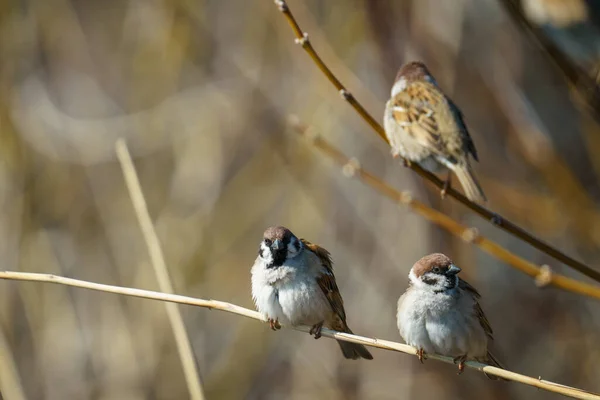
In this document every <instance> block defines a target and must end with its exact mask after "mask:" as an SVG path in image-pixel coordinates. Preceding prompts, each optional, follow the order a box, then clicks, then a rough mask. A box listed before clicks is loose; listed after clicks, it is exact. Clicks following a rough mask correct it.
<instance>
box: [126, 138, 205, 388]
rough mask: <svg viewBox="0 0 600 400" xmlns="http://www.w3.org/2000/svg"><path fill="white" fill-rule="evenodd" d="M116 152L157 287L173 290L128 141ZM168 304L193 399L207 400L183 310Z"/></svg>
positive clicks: (167, 307) (166, 291)
mask: <svg viewBox="0 0 600 400" xmlns="http://www.w3.org/2000/svg"><path fill="white" fill-rule="evenodd" d="M116 152H117V157H118V158H119V162H120V163H121V169H122V170H123V176H124V177H125V183H126V185H127V189H128V190H129V196H130V197H131V202H132V203H133V208H134V209H135V213H136V215H137V218H138V222H139V224H140V228H141V229H142V234H143V236H144V240H145V241H146V246H147V247H148V252H149V253H150V261H151V264H152V267H153V268H154V273H155V274H156V279H157V281H158V287H159V288H160V290H161V291H163V292H165V293H173V284H172V283H171V278H170V277H169V272H168V270H167V265H166V263H165V259H164V256H163V252H162V248H161V246H160V241H159V240H158V236H157V235H156V232H155V230H154V225H153V224H152V220H151V219H150V214H149V213H148V206H147V205H146V200H145V199H144V194H143V193H142V187H141V185H140V181H139V179H138V176H137V173H136V171H135V166H134V165H133V160H132V159H131V155H130V154H129V150H128V149H127V144H126V143H125V140H123V139H119V140H117V143H116ZM165 306H166V309H167V316H168V318H169V322H170V324H171V329H172V330H173V336H175V342H176V343H177V350H178V352H179V357H180V358H181V364H182V367H183V373H184V375H185V380H186V383H187V386H188V390H189V392H190V398H191V399H193V400H204V391H203V390H202V382H201V381H200V374H199V372H198V366H197V365H196V359H195V357H194V349H193V348H192V344H191V343H190V339H189V337H188V335H187V331H186V330H185V324H184V323H183V318H182V316H181V312H180V310H179V308H178V307H177V305H175V304H172V303H166V304H165Z"/></svg>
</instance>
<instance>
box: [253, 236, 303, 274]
mask: <svg viewBox="0 0 600 400" xmlns="http://www.w3.org/2000/svg"><path fill="white" fill-rule="evenodd" d="M302 248H303V244H302V242H301V241H300V240H299V239H298V238H297V237H296V236H295V235H294V234H293V233H292V231H290V230H289V229H288V228H286V227H283V226H271V227H270V228H267V230H266V231H265V233H264V235H263V240H262V242H261V243H260V247H259V249H258V255H259V257H260V258H262V259H263V260H264V261H265V262H266V264H267V268H277V267H280V266H282V265H283V263H284V262H285V260H289V259H292V258H294V257H296V256H297V255H298V254H300V252H301V251H302Z"/></svg>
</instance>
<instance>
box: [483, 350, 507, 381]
mask: <svg viewBox="0 0 600 400" xmlns="http://www.w3.org/2000/svg"><path fill="white" fill-rule="evenodd" d="M486 362H487V363H488V364H489V365H491V366H493V367H498V368H502V369H506V368H505V367H504V365H502V364H501V363H500V361H498V359H497V358H496V357H495V356H494V355H493V354H492V353H491V352H489V351H488V352H487V360H486ZM484 374H485V372H484ZM485 376H487V377H488V378H490V379H493V380H496V381H497V380H503V381H505V380H506V379H504V378H500V377H498V376H493V375H488V374H485Z"/></svg>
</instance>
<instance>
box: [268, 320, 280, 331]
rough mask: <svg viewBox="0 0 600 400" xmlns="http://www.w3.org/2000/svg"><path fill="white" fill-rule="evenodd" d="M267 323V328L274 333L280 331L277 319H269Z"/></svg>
mask: <svg viewBox="0 0 600 400" xmlns="http://www.w3.org/2000/svg"><path fill="white" fill-rule="evenodd" d="M267 322H268V323H269V327H270V328H271V329H272V330H274V331H278V330H279V329H281V324H280V323H279V320H277V319H273V318H269V319H268V320H267Z"/></svg>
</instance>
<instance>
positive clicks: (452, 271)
mask: <svg viewBox="0 0 600 400" xmlns="http://www.w3.org/2000/svg"><path fill="white" fill-rule="evenodd" d="M460 271H461V269H460V268H458V267H457V266H456V265H454V264H450V268H448V272H446V275H456V274H458V273H459V272H460Z"/></svg>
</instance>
